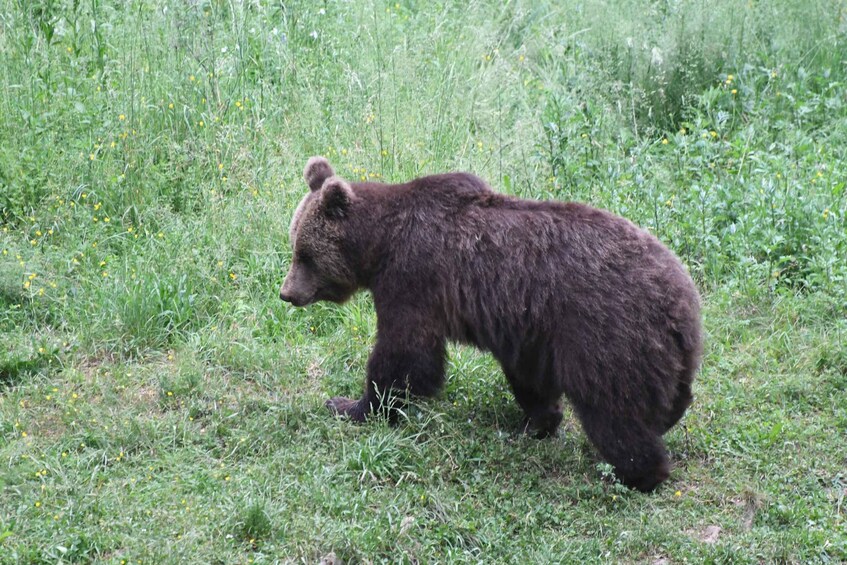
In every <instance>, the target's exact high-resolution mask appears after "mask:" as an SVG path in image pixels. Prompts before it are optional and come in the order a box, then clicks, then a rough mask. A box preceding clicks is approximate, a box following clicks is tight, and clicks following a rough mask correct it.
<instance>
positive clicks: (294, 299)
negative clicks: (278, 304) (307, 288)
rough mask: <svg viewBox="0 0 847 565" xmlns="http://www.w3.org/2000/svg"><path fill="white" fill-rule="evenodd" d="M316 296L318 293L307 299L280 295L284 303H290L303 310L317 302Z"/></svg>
mask: <svg viewBox="0 0 847 565" xmlns="http://www.w3.org/2000/svg"><path fill="white" fill-rule="evenodd" d="M315 296H316V293H315V294H311V295H309V296H307V297H306V298H301V297H299V296H292V295H289V296H283V295H280V298H281V299H282V300H283V301H285V302H288V303H289V304H291V305H292V306H296V307H297V308H301V307H303V306H308V305H309V304H311V303H313V302H315V301H316V300H317V299H316V298H315Z"/></svg>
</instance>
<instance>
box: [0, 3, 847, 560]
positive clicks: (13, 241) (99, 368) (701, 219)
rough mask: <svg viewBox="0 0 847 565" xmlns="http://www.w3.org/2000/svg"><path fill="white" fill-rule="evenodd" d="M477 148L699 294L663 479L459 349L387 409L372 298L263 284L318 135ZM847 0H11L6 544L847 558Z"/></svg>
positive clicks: (3, 222) (497, 178)
mask: <svg viewBox="0 0 847 565" xmlns="http://www.w3.org/2000/svg"><path fill="white" fill-rule="evenodd" d="M316 154H319V155H324V156H326V157H328V158H329V159H330V161H331V162H332V163H333V164H334V166H335V168H336V170H337V171H338V172H339V174H341V175H343V176H346V177H347V178H349V179H354V180H355V179H376V180H383V179H384V180H387V181H404V180H407V179H410V178H412V177H415V176H418V175H423V174H428V173H437V172H445V171H449V170H467V171H472V172H474V173H476V174H478V175H479V176H481V177H483V178H485V179H486V180H487V181H488V182H489V183H490V184H491V186H492V187H494V188H495V189H496V190H498V191H502V192H506V193H511V194H517V195H520V196H523V197H527V198H537V199H542V198H549V199H558V200H578V201H583V202H587V203H590V204H592V205H595V206H599V207H603V208H607V209H609V210H612V211H614V212H615V213H618V214H621V215H623V216H626V217H628V218H630V219H632V220H633V221H635V222H636V223H638V224H640V225H642V226H644V227H645V228H647V229H649V230H651V231H653V233H655V234H657V235H658V236H659V237H660V238H661V239H662V240H663V241H664V242H665V243H666V244H667V245H669V246H670V247H671V248H672V249H674V250H675V251H676V252H677V253H678V254H679V256H680V257H681V258H682V259H683V261H684V262H685V263H686V265H687V266H688V268H689V269H690V271H691V273H692V275H693V276H694V278H695V280H696V282H697V284H698V286H699V288H700V289H701V292H702V297H703V305H704V325H705V330H706V338H707V343H706V352H705V356H704V360H703V367H702V370H701V372H700V374H699V376H698V378H697V380H696V382H695V386H694V395H695V401H694V404H693V405H692V407H691V408H690V409H689V411H688V413H687V414H686V416H685V417H684V419H683V420H682V422H681V423H680V425H679V426H677V427H676V428H674V429H673V430H672V431H671V432H669V433H668V434H667V435H666V436H665V437H666V441H667V443H668V447H669V450H670V452H671V458H672V461H673V465H674V469H673V472H672V475H671V478H670V479H669V480H668V481H667V482H666V483H665V484H664V485H663V486H662V487H660V488H659V489H658V490H657V491H656V492H655V493H653V494H648V495H645V494H640V493H636V492H632V491H629V490H627V489H625V488H623V487H621V486H620V485H619V484H617V483H615V481H614V479H613V477H612V476H610V468H609V466H608V465H606V464H604V463H602V462H600V461H598V459H597V456H596V454H595V453H594V452H593V451H592V449H591V447H590V446H589V445H588V442H587V440H586V438H585V437H584V435H583V434H582V431H581V430H580V427H579V424H578V422H577V421H576V419H575V418H574V416H573V415H572V414H571V413H570V412H569V411H566V416H565V421H564V423H563V426H562V429H561V430H560V433H559V435H558V436H557V437H556V438H553V439H550V440H544V441H539V440H535V439H532V438H530V437H526V436H525V435H523V434H522V433H521V431H520V427H519V423H520V419H521V414H520V411H519V409H518V407H517V406H516V405H515V403H514V400H513V398H512V396H511V393H510V392H509V390H508V386H507V383H506V381H505V378H504V377H503V375H502V374H501V372H500V369H499V367H498V366H497V365H496V363H495V362H494V361H493V360H492V359H491V358H490V357H489V356H487V355H485V354H483V353H479V352H477V351H474V350H472V349H469V348H464V347H451V349H450V355H449V362H448V384H447V387H446V389H445V391H444V392H443V394H442V395H441V396H440V397H439V398H436V399H433V400H429V401H424V402H416V403H414V404H413V405H412V406H410V407H409V409H408V410H407V411H406V413H405V415H404V417H403V418H402V421H401V422H400V424H399V425H396V426H391V425H389V424H388V423H387V422H385V421H382V420H379V419H376V420H374V421H371V422H369V423H367V424H365V425H354V424H351V423H349V422H346V421H343V420H340V419H336V418H333V417H332V416H331V415H330V414H329V413H328V412H327V411H326V409H325V408H324V405H323V402H324V400H325V399H326V398H328V397H329V396H333V395H338V394H344V395H348V396H355V395H357V394H358V393H359V392H360V391H361V383H362V380H363V377H364V367H365V363H366V360H367V355H368V352H369V348H370V346H371V344H372V342H373V338H374V334H375V316H374V313H373V308H372V304H371V301H370V298H369V297H368V296H367V294H364V293H363V294H361V295H359V296H357V297H356V298H355V299H353V300H352V301H350V302H349V303H347V304H345V305H343V306H336V305H330V304H318V305H314V306H311V307H309V308H307V309H296V308H293V307H290V306H289V305H287V304H285V303H283V302H282V301H280V300H279V298H278V289H279V285H280V284H281V282H282V279H283V277H284V274H285V272H286V270H287V267H288V264H289V261H290V256H291V251H290V248H289V244H288V235H287V228H288V221H289V219H290V217H291V214H292V212H293V211H294V208H295V207H296V205H297V202H298V201H299V199H300V198H301V196H302V195H303V194H304V193H305V191H306V187H305V184H304V182H303V181H302V178H301V174H302V168H303V165H304V164H305V162H306V159H307V158H308V157H309V156H311V155H316ZM845 187H847V4H845V2H844V1H843V0H758V1H751V2H738V1H736V0H713V1H711V2H704V1H699V0H673V1H671V0H619V1H616V2H610V1H607V0H580V1H578V2H554V1H552V0H541V1H530V0H513V1H509V2H499V1H494V0H469V1H464V2H460V1H456V0H436V1H433V2H423V1H420V0H403V1H401V2H384V1H381V0H350V1H342V0H326V1H324V2H306V1H293V2H282V1H271V0H251V1H247V0H242V1H237V0H208V1H207V0H195V1H191V2H182V1H179V0H162V1H153V0H131V1H128V2H123V1H120V0H85V1H80V0H32V1H29V0H0V563H3V564H6V563H8V564H13V563H14V564H17V563H89V562H97V563H113V564H119V563H120V564H124V563H277V562H305V563H316V562H318V561H320V560H321V559H325V561H326V562H333V559H335V560H336V561H338V560H340V561H343V562H345V563H360V562H361V563H376V562H403V563H444V562H451V563H452V562H457V563H462V562H469V563H479V562H489V563H501V562H502V563H510V562H511V563H548V562H550V563H649V564H653V565H669V564H674V563H843V562H847V259H845V258H847V219H845V218H847V190H846V189H845Z"/></svg>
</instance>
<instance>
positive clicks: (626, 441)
mask: <svg viewBox="0 0 847 565" xmlns="http://www.w3.org/2000/svg"><path fill="white" fill-rule="evenodd" d="M574 408H575V409H576V411H577V413H578V414H579V416H580V419H581V420H582V427H583V429H584V430H585V433H586V435H588V438H589V439H590V440H591V443H593V444H594V447H596V448H597V451H599V452H600V455H601V456H602V457H603V459H605V460H606V461H608V462H609V463H611V464H612V465H613V466H614V467H615V475H616V476H617V477H618V479H620V481H621V482H622V483H623V484H625V485H626V486H628V487H629V488H633V489H636V490H640V491H642V492H649V491H652V490H653V489H654V488H656V487H657V486H658V485H659V484H660V483H661V482H662V481H664V480H665V479H667V478H668V476H669V475H670V465H669V463H668V455H667V452H666V451H665V444H664V442H663V441H662V437H661V436H660V435H659V434H657V433H656V432H654V431H652V430H650V429H649V428H648V427H647V426H646V425H644V424H643V423H642V422H639V421H638V420H637V419H625V418H620V417H619V416H612V415H610V414H609V413H607V412H605V411H602V410H596V409H591V408H586V407H578V406H574Z"/></svg>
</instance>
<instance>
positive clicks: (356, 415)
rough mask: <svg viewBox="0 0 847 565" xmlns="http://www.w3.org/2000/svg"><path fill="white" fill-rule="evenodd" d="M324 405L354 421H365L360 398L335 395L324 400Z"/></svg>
mask: <svg viewBox="0 0 847 565" xmlns="http://www.w3.org/2000/svg"><path fill="white" fill-rule="evenodd" d="M326 407H327V408H329V409H330V410H331V411H332V412H333V413H334V414H337V415H339V416H346V417H347V418H350V419H351V420H353V421H354V422H364V421H365V410H364V409H363V408H362V402H361V401H360V400H354V399H352V398H345V397H343V396H336V397H335V398H330V399H329V400H327V401H326Z"/></svg>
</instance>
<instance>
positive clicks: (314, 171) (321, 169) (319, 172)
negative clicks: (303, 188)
mask: <svg viewBox="0 0 847 565" xmlns="http://www.w3.org/2000/svg"><path fill="white" fill-rule="evenodd" d="M334 174H335V171H333V170H332V166H331V165H330V164H329V161H327V160H326V159H325V158H323V157H312V158H310V159H309V161H308V162H307V163H306V168H305V169H303V178H304V179H306V184H308V185H309V190H311V191H312V192H314V191H316V190H319V189H320V188H321V186H323V183H324V181H325V180H326V179H328V178H329V177H331V176H332V175H334Z"/></svg>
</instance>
